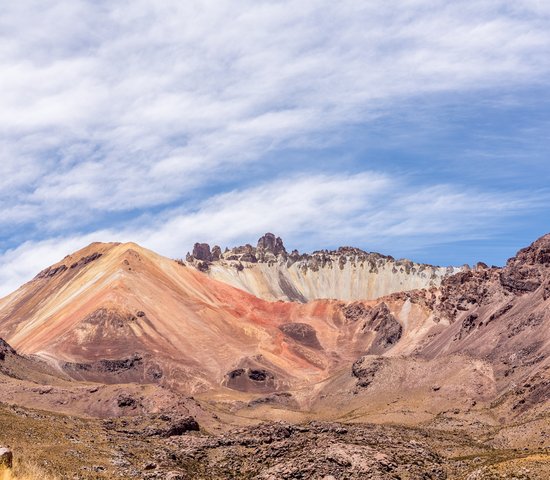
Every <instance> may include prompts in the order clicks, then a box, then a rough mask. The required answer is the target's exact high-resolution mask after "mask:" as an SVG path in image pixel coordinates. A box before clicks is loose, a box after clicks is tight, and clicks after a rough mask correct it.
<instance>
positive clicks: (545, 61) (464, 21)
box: [0, 0, 550, 232]
mask: <svg viewBox="0 0 550 480" xmlns="http://www.w3.org/2000/svg"><path fill="white" fill-rule="evenodd" d="M547 15H548V12H547V10H546V9H545V8H544V7H542V6H541V3H540V2H522V4H521V7H519V6H514V7H510V6H509V2H505V1H492V2H475V1H461V2H451V3H450V2H444V1H435V2H434V1H433V0H431V1H422V0H410V1H406V2H399V5H398V7H397V8H396V6H395V5H391V4H388V3H387V2H382V1H374V2H368V3H367V4H361V3H357V2H353V1H345V2H338V3H335V2H327V1H308V2H300V3H299V4H296V2H292V4H289V3H288V2H255V1H254V2H240V3H239V4H235V2H229V1H219V2H214V3H212V2H197V1H191V2H177V1H166V2H152V1H136V2H124V1H118V2H117V1H115V2H91V1H90V2H87V1H74V0H71V1H68V0H50V1H47V2H38V1H31V0H23V1H21V2H11V3H8V4H7V5H5V7H4V8H3V11H2V13H1V15H0V17H1V18H0V25H1V26H2V28H1V31H2V32H4V33H3V36H2V39H1V40H2V48H1V51H0V68H1V69H2V76H1V77H0V88H1V90H2V95H1V96H0V126H1V130H2V132H3V133H2V135H1V138H0V141H1V142H2V151H3V158H2V167H1V168H2V170H3V172H2V173H4V175H2V177H3V178H4V180H3V185H2V187H3V188H2V190H1V192H0V202H2V204H3V206H4V207H5V208H7V209H8V210H10V211H12V212H13V215H11V216H8V217H7V218H6V220H5V221H4V222H3V223H4V228H5V225H6V223H8V222H11V221H12V220H11V217H16V216H18V217H19V219H20V221H21V222H28V223H29V224H30V223H35V224H37V225H38V226H39V228H40V229H50V230H51V231H53V232H55V229H56V228H58V227H59V225H60V224H63V222H65V223H66V224H68V225H75V222H77V224H80V225H83V224H84V225H85V224H86V220H85V218H86V217H87V216H92V215H93V216H95V217H97V216H101V215H104V214H105V212H112V211H132V210H136V209H147V208H151V207H154V206H162V205H167V204H170V203H172V202H174V201H178V200H181V199H182V198H186V197H187V196H188V195H189V192H190V191H191V190H192V189H194V188H196V187H199V186H202V185H204V184H205V183H208V182H217V183H223V178H225V176H226V175H227V172H231V171H232V170H233V169H235V168H246V167H241V166H242V165H246V164H247V163H252V162H256V161H258V160H260V159H261V158H262V155H263V154H265V152H267V151H270V150H273V149H274V148H278V147H281V146H285V145H286V146H288V145H292V144H293V142H303V141H305V140H306V139H307V137H308V135H312V134H318V133H320V132H323V131H329V130H331V129H332V130H334V129H337V128H339V127H341V126H342V125H345V124H349V123H353V122H358V121H364V120H365V119H368V118H369V117H370V116H376V115H379V114H380V113H383V112H384V111H386V110H387V109H391V108H392V106H393V105H395V103H396V102H400V101H401V99H403V98H408V97H411V96H419V95H424V94H429V93H434V92H441V91H450V92H455V91H462V90H468V89H478V88H495V87H499V86H503V85H504V86H510V85H513V84H521V83H522V82H526V81H527V82H537V81H540V80H541V79H543V78H546V75H547V74H548V72H549V70H550V60H549V57H548V55H547V52H548V49H549V48H550V29H549V28H548V25H549V24H548V17H547ZM6 179H7V180H6ZM14 198H17V205H13V199H14ZM76 206H78V209H79V211H80V212H81V215H80V219H78V218H75V215H73V214H71V208H74V207H76Z"/></svg>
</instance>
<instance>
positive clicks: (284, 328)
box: [279, 322, 322, 349]
mask: <svg viewBox="0 0 550 480" xmlns="http://www.w3.org/2000/svg"><path fill="white" fill-rule="evenodd" d="M279 330H281V332H283V333H284V334H285V335H286V336H288V337H290V338H292V339H293V340H296V341H297V342H298V343H301V344H302V345H305V346H306V347H311V348H316V349H321V348H322V347H321V344H320V343H319V340H318V339H317V332H316V331H315V329H314V328H313V327H312V326H311V325H308V324H307V323H298V322H296V323H285V324H283V325H280V326H279Z"/></svg>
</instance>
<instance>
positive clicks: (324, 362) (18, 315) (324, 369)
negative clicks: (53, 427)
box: [0, 243, 433, 391]
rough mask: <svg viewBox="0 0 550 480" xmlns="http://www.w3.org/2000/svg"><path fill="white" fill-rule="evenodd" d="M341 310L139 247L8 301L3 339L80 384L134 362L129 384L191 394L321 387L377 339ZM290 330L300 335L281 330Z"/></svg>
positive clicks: (1, 319) (87, 253)
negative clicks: (264, 295)
mask: <svg viewBox="0 0 550 480" xmlns="http://www.w3.org/2000/svg"><path fill="white" fill-rule="evenodd" d="M71 267H72V268H71ZM399 302H401V301H399ZM399 302H397V303H396V305H395V308H396V309H397V313H398V314H401V315H402V316H404V318H403V323H404V324H406V323H408V322H409V317H410V318H411V319H413V318H416V320H415V321H416V322H417V323H418V322H420V324H422V325H424V323H425V322H426V320H427V319H428V317H429V312H425V311H422V309H418V308H416V309H415V311H414V314H413V315H410V312H409V310H410V306H409V307H408V310H407V308H405V309H404V310H403V305H402V303H403V302H401V303H399ZM371 303H372V304H374V303H376V302H371ZM343 306H344V304H343V303H341V302H337V301H317V302H312V303H309V304H305V305H302V304H298V303H284V302H267V301H264V300H261V299H259V298H257V297H254V296H253V295H250V294H248V293H246V292H244V291H242V290H239V289H237V288H234V287H231V286H229V285H227V284H224V283H221V282H218V281H216V280H213V279H211V278H209V277H207V276H206V275H204V274H202V273H201V272H199V271H197V270H195V269H193V268H189V267H186V266H183V265H181V264H179V263H177V262H175V261H173V260H170V259H168V258H165V257H162V256H159V255H157V254H155V253H153V252H151V251H149V250H146V249H143V248H141V247H139V246H138V245H135V244H131V243H130V244H92V245H90V246H88V247H86V248H85V249H83V250H80V251H79V252H76V253H75V254H73V255H71V256H70V257H66V258H65V259H64V260H63V261H62V262H60V263H58V264H56V265H54V266H52V267H51V268H50V269H49V270H47V271H45V272H42V273H41V274H39V275H38V276H37V278H35V279H34V280H33V281H31V282H29V283H27V284H26V285H24V286H23V287H21V288H20V289H19V290H18V291H16V292H15V293H13V294H12V295H10V296H9V297H7V298H5V299H3V300H2V301H1V302H0V336H2V337H4V338H6V340H7V341H8V342H9V343H10V344H11V345H13V346H14V347H15V348H16V349H17V350H18V351H19V352H21V353H25V354H36V355H39V356H41V357H43V358H46V359H52V360H55V361H58V362H61V364H63V366H64V367H67V368H68V371H69V373H70V374H72V375H73V376H76V377H78V378H80V377H82V378H86V377H90V375H91V374H90V373H89V372H90V371H93V372H94V375H95V376H93V378H94V379H97V380H101V379H102V373H101V371H99V373H98V369H99V370H101V368H104V367H105V366H104V365H98V364H97V362H100V361H101V360H104V359H111V360H127V359H129V358H131V357H132V356H134V355H135V354H138V355H139V356H141V357H143V358H141V359H140V360H139V361H138V363H139V369H133V370H132V368H128V370H131V372H132V371H134V370H135V371H134V373H135V375H136V376H134V377H133V376H132V374H131V372H130V373H128V374H125V376H123V377H122V378H124V379H126V380H132V379H133V380H136V381H144V380H147V378H146V377H147V372H148V371H152V372H153V373H152V374H151V378H150V380H151V379H152V380H155V381H161V382H164V383H166V384H168V385H175V386H179V387H181V388H184V389H185V390H186V391H196V390H197V389H199V390H201V389H206V388H211V387H214V386H220V385H222V384H224V385H226V384H228V385H229V386H231V387H233V388H236V389H241V390H252V391H264V390H265V391H271V390H280V389H288V388H290V387H296V386H299V385H304V384H307V383H311V382H316V381H320V380H322V379H324V378H326V377H327V376H328V375H329V374H330V372H332V371H333V370H335V369H338V368H341V367H342V366H344V365H348V366H349V365H350V364H351V362H353V361H354V360H355V359H356V358H357V357H358V356H359V355H361V354H362V353H364V352H366V351H367V350H368V348H369V346H370V344H371V342H372V341H373V339H374V335H373V334H372V332H368V331H363V330H362V326H361V325H360V323H358V322H356V321H354V319H353V318H351V319H350V318H346V316H345V314H344V313H343V310H342V308H343ZM401 310H403V312H402V311H401ZM411 322H412V320H411ZM289 323H291V324H294V323H296V324H299V325H298V326H297V327H289V328H287V329H286V330H285V329H281V328H280V327H281V326H282V325H283V324H285V325H286V324H289ZM430 323H432V324H433V322H430ZM300 324H306V325H309V327H307V328H310V329H311V331H309V330H308V332H306V333H307V335H306V336H307V338H301V337H300V335H302V333H300V331H298V333H295V332H294V330H293V329H292V328H296V329H298V330H300V328H302V329H303V328H305V327H303V326H300ZM414 328H418V327H414ZM421 328H424V329H426V327H425V326H423V327H421ZM293 332H294V333H293ZM296 335H297V337H296ZM312 339H313V340H312ZM312 342H313V343H312ZM409 343H410V342H409ZM413 343H414V342H413ZM403 348H406V344H404V346H403ZM67 362H68V363H70V364H71V365H68V366H67V365H65V363H67ZM94 362H96V364H95V365H93V366H92V367H90V366H83V365H80V364H92V363H94ZM130 363H131V362H130ZM73 364H77V365H73ZM126 366H127V365H126ZM126 366H123V368H126ZM111 367H112V368H111ZM113 368H114V369H117V368H118V367H117V366H116V365H115V366H114V367H113V366H108V367H105V368H104V369H106V370H109V369H111V370H112V369H113ZM240 369H242V370H244V373H241V374H239V371H240ZM137 370H139V372H138V371H137ZM256 370H257V371H259V372H260V373H259V374H258V375H259V379H258V378H253V379H252V380H251V379H250V378H249V377H248V376H247V375H248V374H249V373H250V371H256ZM231 371H237V372H236V373H233V374H231V375H228V373H229V372H231ZM110 373H112V372H110V371H107V372H104V375H103V377H105V378H103V380H104V381H109V379H108V378H107V377H108V376H109V375H110ZM258 375H256V377H258ZM252 376H254V375H252ZM262 376H265V377H266V378H262Z"/></svg>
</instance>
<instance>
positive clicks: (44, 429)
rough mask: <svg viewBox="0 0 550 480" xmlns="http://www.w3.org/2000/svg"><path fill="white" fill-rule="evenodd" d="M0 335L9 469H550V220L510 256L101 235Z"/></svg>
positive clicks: (12, 313)
mask: <svg viewBox="0 0 550 480" xmlns="http://www.w3.org/2000/svg"><path fill="white" fill-rule="evenodd" d="M0 338H1V339H2V340H0V446H9V447H10V448H11V449H12V450H13V452H14V456H15V460H16V464H15V468H14V470H13V478H15V479H17V478H24V476H23V474H20V475H19V474H18V469H19V471H20V472H23V473H24V469H25V468H29V467H28V465H31V464H32V465H35V466H37V468H39V469H41V471H42V474H43V475H45V477H44V478H67V479H93V478H158V479H165V478H166V479H172V480H175V479H180V478H181V479H192V478H198V479H199V478H200V479H208V478H219V479H226V478H227V479H230V478H234V479H238V478H258V479H273V480H275V479H293V478H296V479H300V478H301V479H310V478H311V479H325V480H330V479H355V478H357V479H360V478H372V479H468V480H475V479H499V478H518V479H520V478H521V479H540V480H545V479H547V478H550V355H549V353H550V234H547V235H545V236H543V237H541V238H540V239H538V240H536V241H535V242H534V243H533V244H531V245H530V246H528V247H526V248H524V249H522V250H520V251H519V252H518V253H517V255H516V256H514V257H513V258H511V259H510V260H509V261H508V262H507V264H506V266H504V267H502V268H498V267H489V266H487V265H485V264H482V263H478V264H477V265H475V266H470V267H469V266H462V267H460V268H457V267H435V266H430V265H424V264H416V263H414V262H411V261H409V260H395V259H393V258H392V257H388V256H384V255H381V254H377V253H367V252H364V251H362V250H359V249H356V248H351V247H342V248H340V249H338V250H336V251H326V250H324V251H319V252H314V253H312V254H300V253H299V252H297V251H293V252H291V253H288V252H287V251H286V248H285V246H284V244H283V241H282V240H281V239H280V238H278V237H275V236H274V235H272V234H266V235H264V236H263V237H261V238H260V239H259V241H258V244H257V246H256V247H253V246H251V245H245V246H242V247H236V248H232V249H225V251H223V252H222V250H221V248H219V247H217V246H216V247H213V248H211V247H210V246H209V245H207V244H200V243H198V244H196V245H195V248H194V250H193V252H191V253H189V254H188V255H187V257H186V259H185V260H174V259H169V258H166V257H162V256H160V255H158V254H156V253H154V252H152V251H150V250H147V249H145V248H142V247H140V246H138V245H136V244H133V243H126V244H118V243H108V244H107V243H93V244H91V245H89V246H88V247H86V248H84V249H82V250H80V251H78V252H75V253H73V254H71V255H69V256H67V257H65V258H64V259H63V260H61V261H60V262H58V263H56V264H54V265H52V266H51V267H49V268H47V269H46V270H44V271H42V272H40V273H38V274H37V276H36V277H35V278H34V279H33V280H32V281H30V282H28V283H26V284H25V285H23V286H21V287H20V288H19V289H18V290H17V291H15V292H13V293H12V294H10V295H8V296H7V297H5V298H4V299H2V300H0ZM26 465H27V467H26ZM17 475H19V477H18V476H17Z"/></svg>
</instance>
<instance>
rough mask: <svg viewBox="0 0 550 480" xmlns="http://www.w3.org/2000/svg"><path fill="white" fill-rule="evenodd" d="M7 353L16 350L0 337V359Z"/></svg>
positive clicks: (13, 353)
mask: <svg viewBox="0 0 550 480" xmlns="http://www.w3.org/2000/svg"><path fill="white" fill-rule="evenodd" d="M8 353H9V354H12V355H15V354H16V351H15V349H14V348H12V346H11V345H10V344H9V343H8V342H6V341H5V340H4V339H2V338H0V360H4V359H5V358H6V354H8Z"/></svg>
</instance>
